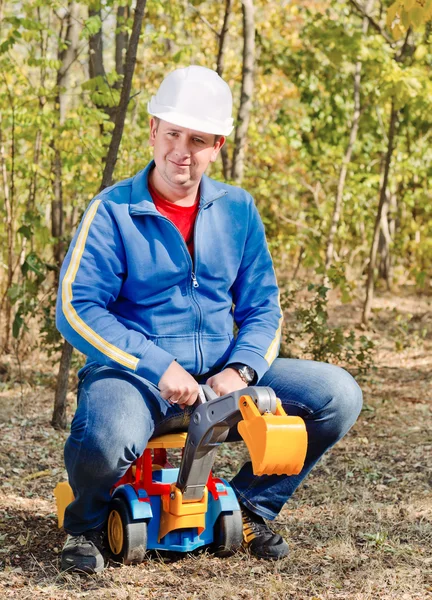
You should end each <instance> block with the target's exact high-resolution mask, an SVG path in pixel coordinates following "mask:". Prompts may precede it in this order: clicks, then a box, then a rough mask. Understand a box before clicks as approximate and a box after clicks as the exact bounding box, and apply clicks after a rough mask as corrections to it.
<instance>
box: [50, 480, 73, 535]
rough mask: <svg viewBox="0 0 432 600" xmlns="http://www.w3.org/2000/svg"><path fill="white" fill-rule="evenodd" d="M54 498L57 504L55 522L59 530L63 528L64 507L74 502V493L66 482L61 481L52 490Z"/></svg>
mask: <svg viewBox="0 0 432 600" xmlns="http://www.w3.org/2000/svg"><path fill="white" fill-rule="evenodd" d="M54 496H55V499H56V503H57V521H58V526H59V528H61V527H63V520H64V513H65V510H66V507H67V506H69V504H70V503H71V502H73V501H74V500H75V498H74V493H73V491H72V488H71V486H70V485H69V483H68V482H67V481H61V482H60V483H58V484H57V485H56V487H55V489H54Z"/></svg>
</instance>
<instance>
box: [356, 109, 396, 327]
mask: <svg viewBox="0 0 432 600" xmlns="http://www.w3.org/2000/svg"><path fill="white" fill-rule="evenodd" d="M397 117H398V111H397V109H396V106H395V101H394V99H393V101H392V105H391V112H390V122H389V129H388V143H387V152H386V157H385V163H384V174H383V180H382V184H381V189H380V197H379V204H378V211H377V214H376V217H375V227H374V234H373V238H372V245H371V250H370V255H369V266H368V276H367V283H366V299H365V303H364V306H363V314H362V322H363V323H364V324H365V325H366V324H367V322H368V321H369V318H370V313H371V308H372V301H373V296H374V280H375V268H376V262H377V254H378V242H379V235H380V228H381V219H382V212H383V207H384V204H385V202H386V198H387V187H388V181H389V173H390V166H391V159H392V155H393V150H394V146H395V133H396V123H397Z"/></svg>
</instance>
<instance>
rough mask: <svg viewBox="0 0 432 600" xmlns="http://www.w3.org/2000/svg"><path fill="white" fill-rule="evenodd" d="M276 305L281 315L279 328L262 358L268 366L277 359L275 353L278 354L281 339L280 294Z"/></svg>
mask: <svg viewBox="0 0 432 600" xmlns="http://www.w3.org/2000/svg"><path fill="white" fill-rule="evenodd" d="M278 305H279V310H280V313H281V316H280V319H279V326H278V328H277V330H276V333H275V337H274V338H273V341H272V343H271V344H270V346H269V348H268V350H267V352H266V355H265V356H264V358H265V359H266V361H267V362H268V364H269V366H270V365H271V364H272V362H273V361H274V359H275V358H276V357H277V353H278V349H279V343H280V338H281V333H282V322H283V313H282V309H281V305H280V292H279V293H278Z"/></svg>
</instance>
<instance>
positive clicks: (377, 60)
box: [0, 0, 432, 357]
mask: <svg viewBox="0 0 432 600" xmlns="http://www.w3.org/2000/svg"><path fill="white" fill-rule="evenodd" d="M254 4H255V22H256V46H257V57H256V58H257V63H256V69H255V95H254V98H253V110H252V116H251V122H250V127H249V131H248V142H247V148H246V170H245V176H244V181H243V187H245V188H246V189H248V191H250V192H251V193H252V194H253V196H254V197H255V199H256V202H257V205H258V208H259V210H260V212H261V215H262V216H263V219H264V222H265V225H266V231H267V236H268V240H269V243H270V247H271V250H272V253H273V257H274V259H275V263H276V266H277V270H278V274H279V278H280V279H289V278H290V276H291V275H292V274H293V273H297V272H298V271H299V269H300V272H301V273H302V275H303V276H304V277H305V279H307V280H308V281H310V282H312V283H313V284H314V285H315V286H317V285H318V280H319V279H321V278H322V274H323V273H322V268H323V264H324V260H325V249H326V244H327V238H328V232H329V228H330V223H331V219H332V214H333V209H334V200H335V195H336V190H337V185H338V177H339V174H340V169H341V164H342V160H343V157H344V154H345V150H346V147H347V143H348V138H349V134H350V128H351V123H352V118H353V107H354V99H353V98H354V87H353V80H354V72H355V69H356V65H357V64H358V63H359V61H360V63H361V83H360V85H361V90H360V91H361V115H360V121H359V131H358V136H357V141H356V144H355V146H354V149H353V154H352V158H351V161H350V164H349V165H348V174H347V179H346V184H345V189H344V195H343V200H344V204H343V210H342V214H341V219H340V222H339V225H338V229H337V235H336V238H335V253H334V261H333V264H334V268H335V269H336V270H338V271H339V272H341V273H342V275H343V277H342V278H340V282H341V281H342V280H343V281H345V282H346V289H345V291H344V292H343V295H347V294H350V293H351V292H352V291H353V290H354V289H355V288H356V287H357V286H361V285H362V284H363V281H364V272H365V267H366V265H367V261H368V256H369V248H370V243H371V239H372V233H373V224H374V219H375V214H376V210H377V204H378V196H379V190H380V181H381V178H382V164H383V157H384V156H385V153H386V150H387V128H388V122H389V116H390V108H391V104H392V102H393V101H394V102H395V105H396V106H397V110H398V120H397V136H396V147H395V150H394V155H393V162H392V166H391V172H390V180H389V192H390V194H391V196H392V197H393V198H394V199H395V201H394V202H393V204H392V205H391V208H390V209H389V213H388V222H389V228H390V230H391V231H392V234H391V242H390V244H391V245H390V251H391V259H392V269H393V271H392V272H393V277H394V279H395V280H397V279H398V278H401V279H402V280H407V279H408V280H412V281H414V282H416V284H417V285H418V287H419V288H420V287H421V288H422V289H423V290H426V289H427V288H428V286H429V285H430V273H431V272H432V252H431V240H432V209H431V206H432V203H431V191H430V186H429V185H428V182H429V181H430V180H431V177H432V149H431V145H430V143H429V142H430V131H431V120H432V110H431V108H432V106H431V104H432V83H431V77H430V75H431V64H432V52H431V43H430V27H429V26H425V27H423V26H421V27H417V28H414V30H413V28H412V27H410V23H411V22H414V21H410V22H408V21H406V18H405V17H404V18H403V19H402V17H401V14H402V13H401V12H400V10H399V9H398V10H399V12H398V10H395V9H394V6H395V4H393V5H391V6H390V8H389V10H388V12H389V14H390V17H389V19H388V21H387V23H386V22H385V18H386V15H385V11H382V10H381V9H380V8H379V6H378V5H376V6H374V7H373V8H372V9H371V18H373V20H374V22H375V23H376V24H377V25H378V28H376V27H372V26H369V28H368V31H367V32H366V33H364V31H363V22H362V21H363V19H362V15H361V13H360V12H359V11H358V10H357V9H355V8H354V7H353V5H352V3H347V2H345V0H342V1H339V0H327V1H326V2H325V3H323V2H320V1H319V0H316V1H315V2H309V3H306V4H300V5H299V4H292V3H291V4H288V3H283V10H281V4H280V3H279V2H275V1H271V2H267V1H266V2H264V0H255V2H254ZM76 5H77V6H78V11H79V12H78V18H77V19H76V22H77V23H78V26H79V35H78V46H77V50H76V56H75V57H74V59H73V61H72V63H71V65H70V67H69V68H68V72H69V75H70V81H69V84H68V89H67V90H66V89H65V88H62V87H59V83H58V81H59V69H61V64H62V63H61V56H62V52H63V51H65V50H66V49H67V48H68V43H67V42H66V41H65V37H64V36H65V32H66V30H67V27H66V20H65V15H66V14H67V8H66V5H65V4H64V3H61V2H60V1H59V0H47V1H46V2H43V3H42V2H39V1H38V2H30V1H29V0H24V1H18V0H12V1H11V2H8V3H6V4H4V5H3V6H4V9H3V20H2V21H1V22H0V28H1V42H0V72H1V76H0V115H1V119H0V132H1V137H0V167H1V169H2V177H1V183H0V198H1V199H2V204H1V205H0V213H1V216H2V219H1V221H0V223H1V224H0V242H1V260H2V264H4V265H6V269H5V276H4V277H2V278H1V280H0V287H1V297H6V296H5V295H6V294H7V295H8V296H7V297H8V298H9V299H10V300H11V301H12V302H13V318H14V319H15V326H14V332H15V334H18V335H22V334H23V333H24V331H25V325H26V323H27V321H28V317H29V316H30V315H35V317H36V318H37V319H38V322H39V323H40V324H41V323H45V325H44V326H43V328H42V334H43V335H42V338H44V339H46V340H47V341H49V343H50V344H51V342H54V337H55V335H54V334H52V335H51V333H49V329H50V328H51V327H53V324H52V319H51V315H52V302H53V297H54V295H55V282H54V279H55V278H53V277H47V275H48V271H47V269H48V268H49V267H48V266H47V265H53V264H55V256H56V248H57V249H58V245H59V244H61V243H62V244H64V245H65V246H67V244H68V241H69V240H70V238H71V236H72V234H73V232H74V230H75V228H76V226H77V223H78V222H79V219H80V216H81V215H82V213H83V211H84V210H85V207H86V206H87V204H88V202H89V200H90V199H91V198H92V197H93V196H94V195H95V194H96V193H97V190H98V187H99V184H100V181H101V175H102V172H103V167H104V157H105V155H106V152H107V147H108V143H109V138H110V134H111V131H112V128H113V122H112V115H113V111H115V108H116V106H117V104H118V99H119V84H121V80H122V75H121V74H120V73H117V71H116V68H115V65H114V50H115V40H116V37H115V36H116V33H118V32H121V31H123V32H126V33H130V28H131V17H130V15H129V17H122V19H120V21H119V22H118V23H116V12H117V9H118V8H119V6H120V5H121V6H125V5H127V6H130V7H131V3H130V2H126V0H121V1H117V0H101V2H93V1H92V2H90V1H89V0H82V1H80V2H77V3H76ZM397 5H398V6H399V7H400V6H402V0H400V1H399V0H398V4H397ZM417 5H418V2H417V0H416V2H415V3H413V2H411V3H410V0H403V6H404V10H405V11H408V12H409V14H410V15H411V16H410V19H415V18H416V17H415V16H413V15H414V14H415V10H414V9H415V8H416V7H417ZM98 6H100V8H101V15H100V16H98V15H95V14H94V13H92V14H91V15H89V12H88V9H89V7H90V8H92V9H93V10H95V9H97V8H98ZM422 6H423V8H424V10H427V7H428V6H429V4H428V0H427V2H426V3H425V4H424V5H422ZM224 9H225V3H217V2H210V1H209V0H202V1H197V2H193V3H187V2H186V3H185V2H173V3H167V2H161V1H160V0H148V2H147V5H146V14H145V23H144V27H143V33H142V37H141V42H140V48H139V55H138V61H137V65H136V69H135V75H134V80H133V88H132V91H131V100H130V105H129V111H128V116H127V119H126V123H125V130H124V135H123V138H122V144H121V148H120V153H119V157H118V161H117V164H116V171H115V179H116V180H120V179H123V178H126V177H129V176H131V175H132V174H133V173H135V172H137V171H138V170H140V169H141V168H142V167H143V166H144V165H145V164H146V162H147V161H148V160H149V158H150V157H151V149H150V148H149V146H148V144H147V142H146V140H147V139H148V115H147V112H146V105H147V101H148V100H149V98H150V97H151V95H152V94H153V93H154V92H155V90H156V89H157V87H158V85H159V83H160V81H161V79H162V77H163V75H164V74H165V73H166V72H167V71H169V70H170V69H174V68H176V67H178V66H186V65H188V64H190V63H193V64H200V65H205V66H208V67H212V68H215V67H216V59H217V55H218V49H219V48H218V43H219V37H218V35H217V34H218V32H220V30H221V27H222V22H223V17H224ZM413 11H414V12H413ZM392 15H393V16H392ZM398 15H399V16H398ZM396 25H398V26H400V27H405V28H406V33H405V30H404V35H403V36H402V37H401V39H400V40H394V41H392V40H390V41H391V43H390V42H389V41H388V38H389V36H390V33H391V30H392V29H393V33H394V28H395V26H396ZM408 28H409V29H408ZM379 31H381V33H380V32H379ZM98 32H100V33H101V34H102V39H103V56H104V72H103V74H102V75H98V76H96V77H94V78H92V79H91V78H90V77H89V70H88V61H89V41H90V39H91V37H92V36H94V35H95V34H97V33H98ZM383 32H384V34H383ZM401 53H402V54H401ZM241 70H242V15H241V3H232V14H231V15H230V21H229V31H228V37H227V46H226V51H225V59H224V70H223V76H224V77H225V79H226V80H227V82H228V83H229V85H230V86H231V88H232V90H233V95H234V104H235V106H234V114H236V111H237V108H238V104H239V96H240V87H241ZM62 95H63V101H64V105H62V106H63V108H64V118H63V119H60V116H59V97H60V96H62ZM230 146H231V144H230V142H229V141H228V153H229V155H230V156H231V152H232V150H231V147H230ZM2 156H3V157H4V158H1V157H2ZM56 157H59V160H60V164H61V182H62V202H63V209H62V217H63V226H64V233H63V236H61V238H60V239H59V238H56V237H55V236H54V235H53V234H52V215H53V207H54V206H55V202H56V198H55V185H54V183H55V170H54V165H55V160H56ZM3 173H4V178H3ZM211 175H212V176H214V177H217V178H218V177H219V178H220V177H221V176H222V167H221V163H220V162H219V163H216V164H215V165H213V166H212V171H211ZM7 192H8V194H9V197H10V203H11V210H12V219H11V224H10V226H7V223H8V218H7V217H8V215H7V206H6V202H3V200H5V199H6V195H7ZM8 227H9V229H8ZM11 234H12V238H13V243H12V248H11V249H9V244H8V240H9V238H10V235H11ZM32 253H33V254H32ZM30 255H33V256H35V257H38V261H40V263H38V264H40V265H45V266H41V267H40V268H41V269H42V271H41V272H44V273H45V279H44V280H43V281H41V282H40V283H38V275H37V273H36V272H35V271H34V270H32V268H30V267H29V266H28V265H27V266H24V265H25V263H26V258H25V257H27V256H30ZM296 264H297V265H298V268H295V267H294V265H296ZM9 265H12V266H11V267H10V266H9ZM35 268H36V267H35ZM26 269H30V270H27V271H26ZM10 271H12V282H9V280H8V275H9V272H10ZM48 288H49V289H50V291H49V293H48ZM339 289H341V288H339ZM341 291H342V290H341ZM309 293H310V294H312V295H313V297H314V298H315V300H314V306H315V309H314V310H315V313H314V315H313V314H312V313H310V314H309V316H307V315H305V314H303V315H302V316H300V314H299V318H300V320H303V321H304V322H305V323H306V320H307V319H309V320H310V323H309V325H308V327H309V328H311V329H310V332H309V333H308V334H306V332H305V333H304V335H309V336H312V335H315V336H317V339H318V338H319V339H321V342H322V341H323V340H324V338H325V336H326V335H327V336H330V337H327V338H325V339H327V341H326V342H325V343H324V347H326V346H327V347H329V346H334V352H335V354H332V356H334V357H335V356H336V354H337V350H336V347H337V346H338V344H339V343H340V344H342V342H339V341H338V339H337V338H336V337H335V336H336V334H335V333H333V334H330V332H329V331H327V333H325V331H324V330H325V327H324V324H325V323H326V319H325V317H324V316H323V315H321V316H319V314H320V313H319V311H318V305H319V303H320V302H321V303H322V306H321V310H323V311H325V310H326V308H325V298H326V297H327V296H326V295H325V297H321V296H320V292H319V287H315V288H313V289H311V290H310V292H309ZM321 293H322V294H323V293H324V292H323V291H322V290H321ZM299 294H300V292H299ZM344 299H345V298H344ZM317 311H318V312H317ZM46 318H48V321H46ZM320 319H321V327H324V329H320V328H319V327H318V326H317V322H318V321H319V320H320ZM313 323H315V325H314V326H313ZM313 327H315V329H314V332H312V328H313ZM1 334H2V336H4V332H3V331H2V332H1ZM52 336H54V337H53V338H52ZM331 336H333V337H331ZM51 338H52V339H51ZM321 342H320V343H321ZM320 343H318V342H317V346H316V348H315V347H314V350H313V352H315V353H317V355H318V354H319V353H320V352H323V355H324V356H325V355H326V351H324V350H319V347H320ZM349 344H350V342H349V340H346V341H345V342H343V344H342V345H343V346H344V347H348V345H349ZM354 345H355V344H354Z"/></svg>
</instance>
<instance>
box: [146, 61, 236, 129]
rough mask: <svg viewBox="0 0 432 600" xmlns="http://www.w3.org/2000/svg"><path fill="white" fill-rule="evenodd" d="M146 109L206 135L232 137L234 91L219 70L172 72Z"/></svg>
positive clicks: (190, 69) (193, 67)
mask: <svg viewBox="0 0 432 600" xmlns="http://www.w3.org/2000/svg"><path fill="white" fill-rule="evenodd" d="M147 110H148V112H149V114H150V115H152V116H153V117H159V119H162V120H163V121H168V123H172V124H173V125H179V126H180V127H187V128H188V129H195V130H196V131H202V132H203V133H214V134H215V135H229V134H230V133H231V132H232V130H233V129H234V125H233V124H234V121H233V118H232V116H231V113H232V94H231V90H230V88H229V86H228V84H227V83H225V81H224V80H223V79H222V78H221V77H219V75H218V74H217V73H216V71H212V70H211V69H206V68H205V67H197V66H192V67H186V68H185V69H176V70H175V71H172V72H171V73H169V75H167V76H166V77H165V79H164V80H163V81H162V83H161V85H160V87H159V89H158V91H157V93H156V95H155V96H153V97H152V98H151V100H150V102H149V103H148V105H147Z"/></svg>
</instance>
